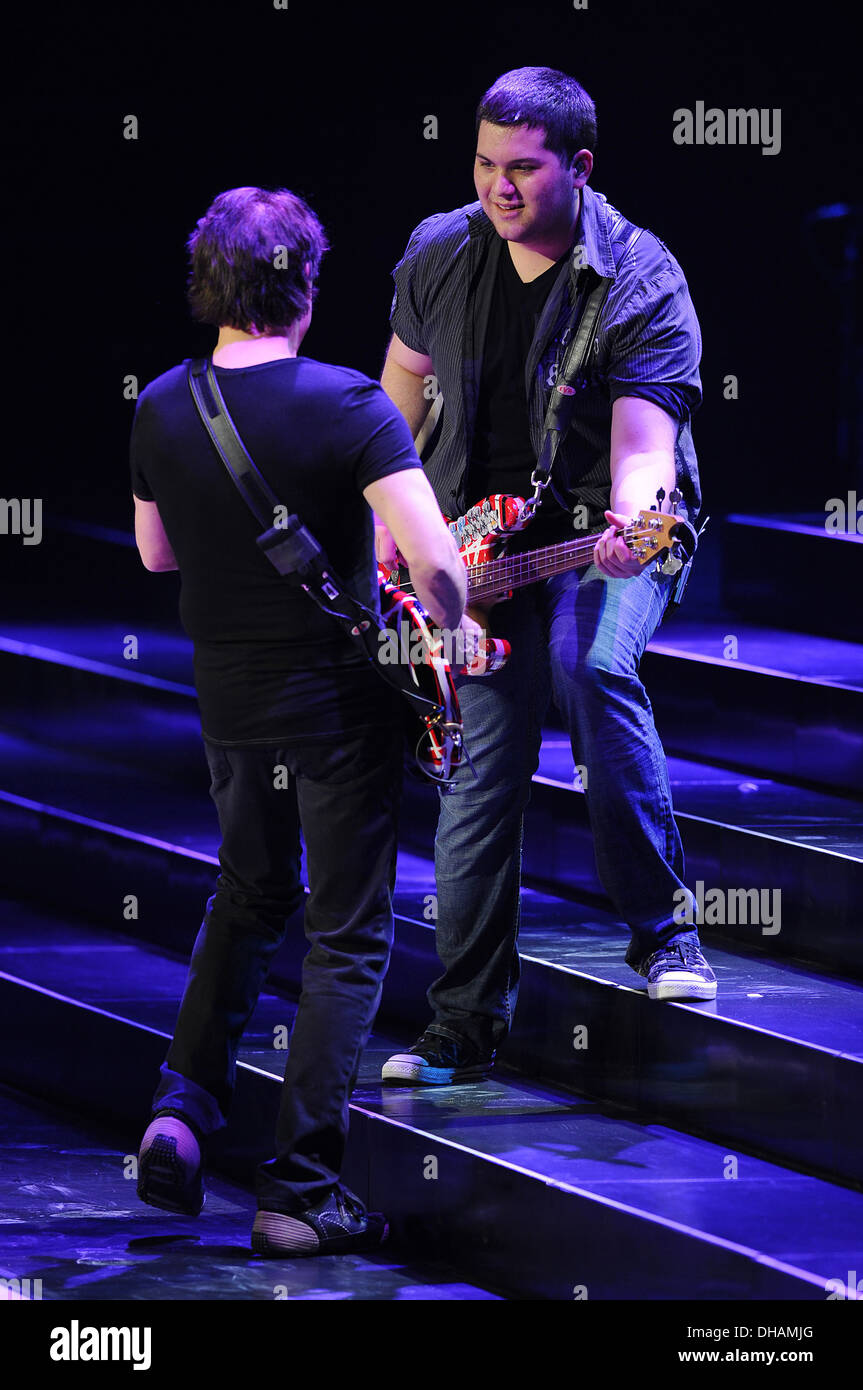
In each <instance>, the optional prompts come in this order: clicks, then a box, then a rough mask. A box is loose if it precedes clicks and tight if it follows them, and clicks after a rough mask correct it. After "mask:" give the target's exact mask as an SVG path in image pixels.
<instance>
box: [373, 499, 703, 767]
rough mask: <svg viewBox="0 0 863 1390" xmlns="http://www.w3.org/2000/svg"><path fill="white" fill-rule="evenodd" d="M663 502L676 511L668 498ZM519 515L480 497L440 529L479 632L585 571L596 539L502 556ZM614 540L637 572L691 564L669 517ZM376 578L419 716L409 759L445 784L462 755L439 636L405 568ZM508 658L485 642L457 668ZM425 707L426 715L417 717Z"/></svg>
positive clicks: (644, 520) (679, 520) (659, 515)
mask: <svg viewBox="0 0 863 1390" xmlns="http://www.w3.org/2000/svg"><path fill="white" fill-rule="evenodd" d="M664 496H665V494H664V493H662V494H661V495H660V494H657V500H658V502H659V505H660V507H661V505H662V500H663V498H664ZM679 497H680V494H679V493H677V494H676V498H677V500H679ZM669 500H670V501H671V502H672V506H673V507H676V505H677V501H676V500H675V493H672V494H671V496H670V498H669ZM524 510H525V502H524V498H522V497H512V496H509V495H505V494H502V493H495V494H494V495H493V496H491V497H486V498H483V500H482V501H481V502H478V503H477V505H476V506H475V507H471V508H470V510H469V511H467V512H465V514H464V516H460V517H458V518H457V520H456V521H450V522H448V525H449V529H450V531H451V533H452V535H453V536H454V537H455V540H456V543H457V544H458V547H459V552H460V554H461V557H462V560H463V561H464V565H465V568H466V570H467V590H468V593H467V611H468V612H470V611H471V609H473V610H474V612H475V614H476V621H477V622H480V623H481V625H482V626H485V612H484V609H486V608H487V607H489V606H490V605H491V604H493V603H494V602H496V601H499V600H500V599H502V598H508V597H510V596H511V595H512V593H513V592H514V590H515V589H517V588H523V587H524V586H526V585H528V584H536V583H538V582H539V581H540V580H542V579H547V578H549V576H551V575H553V574H562V573H565V572H566V571H567V570H572V569H579V568H583V567H585V566H587V565H589V564H590V563H591V561H592V559H593V550H594V546H595V545H596V541H597V537H598V536H599V535H601V534H602V533H601V532H599V531H598V532H596V533H594V534H588V535H584V536H580V537H578V538H576V539H574V540H569V541H561V542H559V543H558V544H556V545H550V546H543V547H542V548H541V549H539V550H531V551H524V552H523V553H521V554H518V555H513V556H508V555H507V554H506V545H507V539H508V537H509V536H511V535H513V534H514V533H515V532H516V531H523V530H524V529H525V527H526V526H528V525H529V524H530V520H531V518H530V517H529V516H528V517H525V515H524ZM618 534H620V535H622V536H623V538H624V540H625V541H626V543H627V545H628V546H629V549H630V550H631V552H632V554H633V555H634V556H636V557H637V558H638V560H639V562H640V564H641V565H642V567H644V566H646V565H648V564H650V563H651V562H652V561H654V560H659V559H660V557H664V558H663V562H662V565H661V566H660V567H661V568H662V569H663V571H664V573H666V574H674V573H676V572H677V570H679V569H680V568H681V566H682V565H683V564H684V563H685V561H686V560H689V559H691V557H692V555H693V554H694V553H695V547H696V545H697V543H698V541H697V536H696V534H695V531H694V529H693V527H692V526H691V525H690V523H689V522H688V521H687V520H686V518H684V517H681V516H678V515H677V514H676V512H675V511H674V510H672V511H671V512H662V511H661V510H656V509H654V508H651V509H650V510H644V511H641V512H639V514H638V516H637V517H635V518H634V519H633V521H632V523H631V524H630V525H628V526H626V527H624V528H623V529H622V530H621V531H620V532H619V533H618ZM378 576H379V581H380V586H381V612H382V615H383V618H384V623H385V624H386V627H387V629H388V630H389V632H391V633H393V634H394V637H393V645H392V657H393V659H394V660H396V661H398V663H399V670H400V675H401V679H402V684H403V686H404V688H405V690H406V691H407V693H408V694H409V698H411V699H412V703H414V704H415V705H417V704H418V705H419V708H420V711H421V712H420V719H419V732H418V740H417V745H416V751H415V760H416V763H417V765H418V766H419V768H420V770H421V772H422V773H423V774H424V775H425V776H426V777H428V778H430V779H431V780H432V781H436V782H446V781H448V780H449V779H450V778H451V777H452V776H453V775H454V773H455V771H456V770H457V768H458V767H459V766H460V764H461V761H462V758H463V756H464V745H463V742H462V724H461V712H460V710H459V703H458V694H457V693H456V688H455V684H454V682H453V673H452V669H451V667H450V664H449V662H448V661H447V659H446V654H445V651H444V649H443V645H442V643H441V640H440V636H439V635H436V633H435V631H434V630H433V629H432V628H431V626H430V625H429V622H428V619H427V616H426V613H425V610H424V609H423V607H422V605H421V604H420V602H419V600H418V599H417V598H416V597H415V595H414V593H413V586H412V585H411V582H410V576H409V574H408V572H407V569H406V568H404V567H403V566H399V567H398V568H397V569H395V570H393V571H392V572H391V573H389V574H387V572H386V571H385V570H384V568H383V566H379V569H378ZM508 656H509V643H508V642H505V641H502V640H501V639H496V638H493V637H486V639H485V642H484V643H483V644H481V650H480V652H479V653H478V655H477V657H476V658H474V660H473V661H472V662H471V663H470V664H468V665H466V666H462V667H461V668H460V669H461V672H462V673H463V674H467V675H472V676H482V675H487V674H489V673H490V672H493V671H495V670H497V669H499V667H501V666H502V665H503V664H504V662H505V661H506V659H507V657H508ZM426 705H427V706H428V713H425V707H426Z"/></svg>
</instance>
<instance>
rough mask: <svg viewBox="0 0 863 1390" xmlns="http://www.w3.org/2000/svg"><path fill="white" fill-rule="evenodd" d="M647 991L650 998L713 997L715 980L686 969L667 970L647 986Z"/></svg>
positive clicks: (714, 995)
mask: <svg viewBox="0 0 863 1390" xmlns="http://www.w3.org/2000/svg"><path fill="white" fill-rule="evenodd" d="M647 993H648V995H649V997H650V998H651V999H715V998H716V981H715V980H702V978H701V976H700V975H691V974H690V973H689V971H688V970H669V971H667V972H666V974H665V975H663V976H662V978H661V979H659V980H657V981H656V983H655V984H652V985H648V986H647Z"/></svg>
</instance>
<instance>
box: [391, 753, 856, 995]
mask: <svg viewBox="0 0 863 1390" xmlns="http://www.w3.org/2000/svg"><path fill="white" fill-rule="evenodd" d="M676 819H677V823H678V826H679V827H680V832H681V836H682V839H683V846H684V851H685V855H686V881H687V883H688V884H689V886H690V888H692V890H693V891H695V885H696V884H697V882H698V880H699V879H700V880H701V881H702V882H703V883H704V885H705V889H704V893H705V901H707V898H706V895H707V893H708V891H709V890H712V889H716V888H718V889H722V890H723V892H728V891H729V890H731V889H741V888H752V887H756V888H759V889H761V888H768V889H769V890H770V892H771V893H772V891H773V890H774V889H775V890H778V891H779V892H781V898H780V899H776V901H778V902H780V903H781V922H780V930H779V932H778V933H776V934H775V935H771V934H765V933H764V932H763V931H762V925H761V924H756V925H748V924H741V923H739V922H736V923H735V922H730V921H728V922H725V923H714V924H712V925H706V926H705V927H704V929H703V936H704V939H705V941H711V940H713V941H717V942H720V941H723V942H729V941H730V942H734V941H739V942H742V943H744V944H745V945H747V946H756V947H759V948H760V949H765V950H767V951H768V952H769V953H770V955H771V956H774V957H780V956H791V957H795V958H797V959H799V960H802V961H810V962H812V963H813V964H818V965H825V966H827V967H828V968H830V969H834V970H837V971H838V972H840V973H841V974H842V975H847V976H863V931H861V929H860V923H861V910H860V904H861V903H863V862H861V861H860V860H855V859H850V858H843V857H842V856H839V855H834V854H828V853H824V852H821V851H819V850H816V849H813V848H809V847H808V846H805V845H799V844H794V843H792V842H790V841H787V840H780V839H778V838H774V837H771V836H769V835H762V834H755V833H752V832H749V831H746V830H742V829H739V828H738V827H735V826H733V825H722V824H718V823H714V822H711V821H706V820H699V819H698V818H696V817H694V816H688V815H686V814H685V813H683V812H680V811H678V812H677V816H676ZM436 820H437V807H436V804H435V801H434V798H433V797H432V798H430V797H429V796H428V794H427V793H426V791H425V789H424V788H419V789H418V791H415V790H414V788H413V787H412V786H411V787H408V789H407V792H406V796H405V805H404V811H403V815H402V836H403V840H404V843H405V844H406V845H408V846H409V847H410V848H411V849H413V850H415V851H416V853H418V854H428V853H429V852H430V846H431V845H432V844H433V842H434V831H435V825H436ZM524 876H525V881H526V882H528V883H532V884H534V885H535V886H538V887H542V888H543V889H544V890H545V891H547V892H549V893H560V894H562V895H563V896H574V897H576V898H579V899H586V900H589V901H595V902H597V903H602V904H606V905H607V899H606V897H605V894H604V892H603V888H602V884H601V883H600V881H599V878H598V877H597V874H596V868H595V859H594V853H593V838H592V836H591V833H590V826H589V824H588V819H587V806H586V803H585V799H584V797H583V796H582V795H581V794H580V793H578V792H575V791H571V790H570V789H569V788H567V787H560V786H554V785H550V784H548V783H543V782H540V781H536V780H535V781H534V784H533V788H532V791H531V800H530V806H529V808H528V812H527V815H526V816H525V827H524ZM773 901H774V899H773V898H772V897H771V898H768V902H770V903H771V904H772V902H773ZM727 915H728V916H729V917H730V915H731V914H730V912H728V913H727Z"/></svg>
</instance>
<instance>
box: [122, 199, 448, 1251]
mask: <svg viewBox="0 0 863 1390" xmlns="http://www.w3.org/2000/svg"><path fill="white" fill-rule="evenodd" d="M326 249H327V243H326V239H325V237H324V232H323V229H322V227H321V225H320V223H319V221H318V219H317V217H316V216H315V214H314V212H313V211H312V210H311V208H309V207H308V206H307V204H306V203H305V202H304V201H303V200H302V199H301V198H299V197H297V196H296V195H294V194H293V193H291V192H289V191H288V190H286V189H279V190H276V191H268V190H264V189H260V188H235V189H231V190H229V191H228V192H225V193H222V194H220V195H219V197H217V198H216V200H215V202H214V203H213V204H212V206H211V207H210V208H209V209H208V211H207V213H206V214H205V216H204V217H203V218H202V219H201V220H200V222H199V223H198V225H197V228H196V230H195V232H194V233H193V234H192V236H191V238H190V241H189V250H190V253H191V277H190V285H189V300H190V304H191V306H192V310H193V313H194V314H195V316H196V317H197V318H199V319H201V320H202V321H203V322H205V323H209V324H212V325H214V326H215V327H216V328H218V341H217V342H216V346H215V350H214V352H213V355H212V362H213V366H214V370H215V376H216V379H217V383H218V386H219V388H220V389H221V391H222V393H223V396H224V399H225V403H226V405H227V408H228V411H229V412H230V414H231V416H232V417H233V419H234V421H235V423H236V426H237V430H238V432H239V435H240V437H241V439H242V440H243V442H244V444H245V445H246V448H247V449H248V451H249V453H250V455H251V457H252V459H253V460H254V462H255V464H256V465H257V467H258V469H259V470H260V472H261V473H262V474H263V475H264V477H265V478H266V480H267V482H268V483H269V485H270V487H271V488H272V490H273V491H274V493H275V494H276V496H277V497H278V498H279V499H280V501H281V502H282V503H283V504H284V505H285V506H287V508H288V510H289V511H290V512H297V513H298V514H299V516H300V518H301V520H302V521H303V522H304V523H305V525H306V526H307V528H308V530H309V531H311V533H312V535H313V536H315V537H316V539H317V540H318V541H319V542H320V544H321V546H322V547H323V549H324V551H325V552H326V554H327V555H328V557H329V559H330V561H331V563H332V565H333V568H334V570H335V571H336V572H337V573H338V574H339V575H340V576H341V577H342V579H343V580H344V581H345V583H346V585H347V587H349V588H350V589H352V590H353V592H354V594H355V595H356V596H357V597H358V598H359V599H361V600H362V601H363V602H364V603H365V604H367V605H368V606H369V607H371V608H376V609H377V611H380V610H379V607H378V588H377V577H376V567H375V560H374V549H373V526H372V511H371V508H374V509H375V511H376V512H377V513H378V515H380V516H381V517H383V518H384V519H385V521H386V524H387V526H388V527H389V528H390V529H391V531H392V534H393V535H394V536H395V537H396V539H397V543H398V545H399V547H400V549H401V550H402V551H403V552H404V553H405V555H409V556H410V563H411V566H412V569H413V570H414V576H415V580H416V588H417V593H418V594H419V596H420V599H421V600H422V602H423V604H424V605H425V607H426V608H427V609H428V611H429V613H430V614H431V617H432V619H433V620H434V621H435V622H437V623H438V624H440V625H441V626H442V627H445V628H450V629H455V628H458V627H459V623H460V619H461V616H462V608H463V604H464V597H465V576H464V569H463V566H462V563H461V560H460V557H459V554H458V551H457V549H456V546H455V543H454V542H453V540H452V537H451V536H450V534H449V531H448V530H447V527H446V525H445V523H444V521H443V519H442V517H441V514H440V512H439V510H438V507H437V505H436V503H435V500H434V494H433V493H432V490H431V487H430V485H429V483H428V481H427V479H426V477H425V475H424V473H423V471H422V467H421V465H420V462H419V459H418V458H417V455H416V451H415V449H414V446H413V441H412V439H411V436H410V433H409V431H408V429H407V426H406V425H405V423H404V420H403V419H402V416H401V415H400V414H399V412H398V411H397V410H396V409H395V407H394V406H393V405H392V404H391V403H390V401H389V400H388V399H387V397H386V395H385V393H384V392H383V390H382V389H381V387H380V386H379V385H378V384H377V383H376V382H373V381H370V380H369V379H368V378H367V377H365V376H363V375H362V374H361V373H360V372H356V371H352V370H350V369H348V368H346V367H335V366H330V365H328V364H326V363H323V362H317V361H315V360H313V359H312V358H307V357H300V356H299V355H298V352H299V347H300V343H301V342H302V340H303V337H304V335H305V333H306V330H307V329H308V327H309V323H310V321H311V314H312V301H313V299H314V295H315V282H316V279H317V275H318V270H319V267H320V262H321V258H322V256H323V254H324V251H325V250H326ZM131 467H132V484H133V493H134V498H135V532H136V538H137V543H138V548H139V550H140V553H141V557H142V559H143V562H144V565H145V566H146V567H147V569H150V570H172V569H178V570H179V572H180V578H181V581H182V588H181V597H180V615H181V619H182V622H183V625H184V627H185V629H186V631H187V633H188V634H189V636H190V637H191V638H192V641H193V644H194V667H195V684H196V689H197V695H198V702H199V706H200V711H201V729H202V734H203V739H204V748H205V751H206V756H207V762H208V764H209V769H210V776H211V785H210V794H211V796H212V798H213V801H214V802H215V805H216V809H217V811H218V816H219V826H220V830H221V847H220V850H219V864H220V869H221V872H220V874H219V877H218V880H217V886H216V891H215V893H214V894H213V896H212V897H211V898H210V900H209V902H208V903H207V907H206V914H205V917H204V921H203V924H202V926H201V929H200V931H199V933H198V937H197V940H196V942H195V947H194V952H193V955H192V960H191V964H190V968H189V975H188V980H187V983H186V988H185V992H184V994H183V999H182V1003H181V1005H180V1012H179V1017H178V1019H177V1024H176V1028H175V1031H174V1037H173V1041H172V1043H171V1046H170V1049H169V1051H168V1054H167V1057H166V1059H165V1062H164V1064H163V1066H162V1069H161V1079H160V1082H159V1085H158V1087H157V1089H156V1093H155V1096H154V1100H153V1118H152V1122H151V1123H150V1124H149V1126H148V1128H147V1131H146V1133H145V1135H144V1138H143V1141H142V1144H141V1151H140V1162H139V1185H138V1193H139V1196H140V1197H141V1198H142V1199H143V1200H144V1201H145V1202H149V1203H151V1204H153V1205H154V1206H158V1207H163V1208H166V1209H167V1210H169V1211H181V1212H186V1213H189V1214H197V1213H198V1212H199V1211H200V1210H201V1207H202V1205H203V1202H204V1188H203V1179H202V1150H203V1149H204V1146H205V1143H206V1140H207V1138H208V1136H209V1135H211V1134H213V1133H214V1132H215V1131H217V1130H218V1129H220V1128H222V1127H223V1126H224V1124H225V1123H226V1119H227V1115H228V1111H229V1108H230V1104H231V1097H232V1094H233V1089H234V1083H235V1072H236V1059H237V1049H238V1046H239V1042H240V1038H241V1036H242V1033H243V1030H244V1028H245V1026H246V1024H247V1022H248V1020H249V1018H250V1016H251V1014H252V1011H253V1009H254V1007H255V1004H256V1001H257V999H258V995H259V993H260V990H261V987H262V985H263V983H264V979H265V977H266V973H267V969H268V965H269V962H270V960H271V959H272V956H273V954H274V953H275V951H276V950H277V949H278V947H279V945H280V943H281V941H282V940H283V937H284V934H285V919H286V918H287V917H288V916H290V914H291V913H292V912H293V911H294V910H295V908H296V907H297V906H298V904H299V903H300V902H301V901H302V898H303V890H302V886H301V882H300V830H301V829H302V831H303V836H304V839H305V845H306V855H307V870H308V879H309V890H310V891H309V897H308V901H307V903H306V909H305V931H306V936H307V939H308V942H309V951H308V954H307V955H306V958H305V961H304V964H303V987H302V993H301V995H300V999H299V1004H298V1007H297V1013H296V1020H295V1022H294V1026H293V1030H292V1032H291V1037H290V1048H289V1052H288V1057H287V1064H286V1067H285V1078H284V1085H283V1087H282V1093H281V1104H280V1109H279V1114H278V1122H277V1129H276V1154H275V1157H274V1158H273V1159H272V1160H271V1161H269V1162H265V1163H262V1164H261V1165H260V1167H259V1169H258V1175H257V1194H258V1208H259V1209H258V1213H257V1216H256V1218H255V1224H254V1228H253V1232H252V1248H253V1249H254V1250H255V1251H257V1252H258V1253H259V1254H262V1255H267V1256H278V1255H306V1254H321V1253H328V1252H335V1251H345V1250H352V1249H358V1248H364V1247H367V1246H374V1245H377V1244H379V1243H380V1241H381V1240H382V1239H383V1238H384V1237H385V1235H386V1221H385V1219H384V1217H383V1215H381V1213H377V1212H367V1211H366V1210H365V1207H364V1206H363V1203H362V1202H361V1201H360V1200H359V1199H358V1198H357V1197H356V1196H355V1194H353V1193H351V1192H350V1191H349V1190H348V1189H347V1188H346V1187H345V1186H344V1185H343V1184H342V1183H341V1181H340V1176H339V1175H340V1170H341V1165H342V1159H343V1155H344V1148H345V1140H346V1136H347V1129H348V1097H349V1095H350V1091H351V1088H352V1086H353V1084H354V1082H355V1080H356V1076H357V1069H358V1066H359V1059H360V1053H361V1051H362V1048H363V1046H364V1044H365V1042H366V1039H367V1037H368V1033H369V1030H370V1028H371V1025H372V1021H373V1019H374V1015H375V1012H376V1009H377V1006H378V1002H379V999H380V992H381V986H382V982H383V978H384V975H385V973H386V969H387V964H388V961H389V955H390V949H391V946H392V939H393V913H392V902H391V888H390V884H391V878H392V875H393V872H394V864H395V852H396V809H397V801H398V793H399V787H400V778H401V759H402V744H401V737H400V727H401V726H400V720H399V710H398V708H397V707H396V706H397V702H398V699H399V697H398V696H397V695H396V694H395V693H394V692H393V690H392V688H391V687H390V686H388V685H386V684H385V683H384V681H383V680H382V679H381V678H380V676H379V675H378V674H377V673H376V672H374V671H373V670H372V668H371V666H370V664H369V662H368V660H367V659H366V657H365V655H364V654H363V653H361V652H358V651H357V650H356V647H355V644H354V643H353V642H352V640H351V638H350V637H349V636H348V635H347V634H346V633H345V632H344V631H342V629H341V628H339V626H338V625H337V624H336V623H335V622H334V621H333V619H332V618H331V617H330V616H328V615H327V614H325V613H322V612H321V611H320V610H319V609H318V608H317V606H316V605H315V604H314V603H313V601H312V600H311V598H310V597H309V596H308V595H307V594H305V593H303V592H302V590H301V589H300V588H299V587H295V586H293V585H291V584H289V583H288V582H287V581H286V580H285V578H284V577H283V576H282V575H280V574H279V573H277V572H276V571H275V570H274V569H273V567H272V566H271V564H270V563H269V561H268V559H267V558H266V556H265V555H264V554H263V553H262V551H261V550H260V549H259V547H258V546H257V545H256V537H257V534H258V531H259V530H260V527H259V526H258V525H256V522H255V519H254V517H253V516H252V515H251V513H250V512H249V511H248V509H247V507H246V505H245V503H244V501H243V499H242V498H241V497H240V496H238V494H237V491H236V489H235V487H234V484H233V482H232V481H231V479H230V478H229V477H228V475H227V472H226V470H225V468H224V467H223V465H222V462H221V461H220V459H219V457H218V456H217V454H216V452H215V450H214V448H213V446H212V444H211V441H210V438H209V436H208V434H207V431H206V430H205V428H204V426H203V424H202V422H201V420H200V419H199V417H198V415H197V413H196V409H195V405H194V402H193V400H192V396H191V393H190V389H189V383H188V380H187V371H186V365H185V364H183V365H181V366H178V367H174V368H172V369H171V370H170V371H168V372H166V373H165V374H164V375H162V376H160V377H158V378H157V379H156V380H155V381H153V382H151V384H150V385H149V386H148V387H147V388H146V390H145V391H144V392H143V393H142V394H141V397H140V399H139V401H138V406H137V410H136V415H135V423H134V428H133V432H132V441H131Z"/></svg>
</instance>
